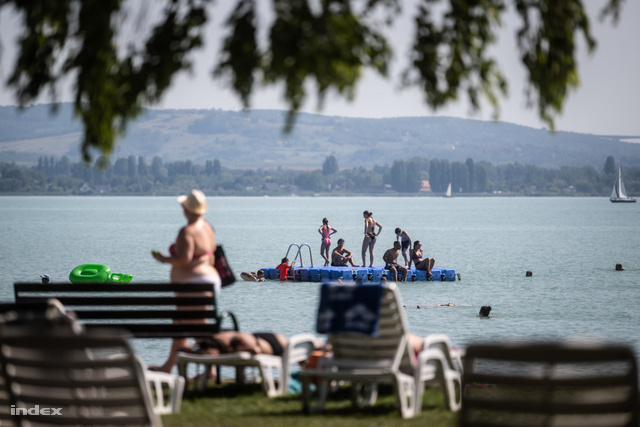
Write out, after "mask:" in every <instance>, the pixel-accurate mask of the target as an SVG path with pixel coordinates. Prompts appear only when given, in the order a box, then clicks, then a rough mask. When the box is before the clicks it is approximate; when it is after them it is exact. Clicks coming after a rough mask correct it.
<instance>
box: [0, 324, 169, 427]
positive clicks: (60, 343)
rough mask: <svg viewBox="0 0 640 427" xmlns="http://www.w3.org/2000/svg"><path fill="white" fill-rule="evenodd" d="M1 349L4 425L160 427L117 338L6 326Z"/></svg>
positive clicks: (51, 327)
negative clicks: (124, 426)
mask: <svg viewBox="0 0 640 427" xmlns="http://www.w3.org/2000/svg"><path fill="white" fill-rule="evenodd" d="M0 348H1V349H2V351H1V352H0V368H1V369H0V371H1V372H2V390H0V424H2V425H5V424H7V425H21V424H29V425H31V424H37V425H76V426H83V425H138V426H161V425H162V423H161V421H160V419H159V417H158V416H157V415H156V414H155V413H154V411H153V407H152V403H151V399H150V397H149V394H148V387H147V385H146V382H145V378H144V374H143V372H142V369H141V368H140V365H139V364H138V362H137V361H136V358H135V355H134V353H133V350H132V348H131V347H130V345H129V343H128V341H127V339H126V337H125V336H124V335H122V334H121V333H120V332H119V331H116V330H113V329H111V328H109V329H98V328H96V329H92V330H91V333H90V334H89V333H86V332H84V331H82V330H78V329H77V328H75V327H74V325H58V324H50V323H48V324H47V323H43V322H33V323H24V324H20V325H9V324H5V325H0Z"/></svg>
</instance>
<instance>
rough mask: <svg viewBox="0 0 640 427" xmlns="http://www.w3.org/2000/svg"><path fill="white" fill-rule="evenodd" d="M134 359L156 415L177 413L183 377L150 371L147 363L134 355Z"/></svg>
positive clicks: (183, 382) (180, 403)
mask: <svg viewBox="0 0 640 427" xmlns="http://www.w3.org/2000/svg"><path fill="white" fill-rule="evenodd" d="M136 361H137V362H138V364H139V365H140V368H141V369H142V371H143V372H144V377H145V379H146V380H147V385H148V386H149V395H150V396H151V401H152V404H153V411H154V412H155V413H156V414H158V415H165V414H177V413H179V412H180V407H181V406H182V395H183V393H184V386H185V379H184V378H183V377H181V376H179V375H173V374H168V373H165V372H158V371H150V370H148V369H146V366H147V365H146V364H145V363H144V361H143V360H142V359H141V358H140V357H136Z"/></svg>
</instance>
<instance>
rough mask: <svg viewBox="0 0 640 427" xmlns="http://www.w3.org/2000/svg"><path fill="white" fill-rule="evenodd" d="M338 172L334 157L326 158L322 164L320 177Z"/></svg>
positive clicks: (336, 161)
mask: <svg viewBox="0 0 640 427" xmlns="http://www.w3.org/2000/svg"><path fill="white" fill-rule="evenodd" d="M338 172H340V168H339V167H338V160H337V159H336V157H335V156H327V158H326V159H325V160H324V163H322V175H324V176H327V175H333V174H335V173H338Z"/></svg>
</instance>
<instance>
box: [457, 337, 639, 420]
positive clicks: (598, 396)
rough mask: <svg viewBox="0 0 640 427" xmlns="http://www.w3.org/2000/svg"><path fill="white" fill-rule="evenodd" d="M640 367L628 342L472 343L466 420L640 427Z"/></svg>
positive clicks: (465, 383)
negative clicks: (639, 395) (639, 388)
mask: <svg viewBox="0 0 640 427" xmlns="http://www.w3.org/2000/svg"><path fill="white" fill-rule="evenodd" d="M639 411H640V409H639V406H638V368H637V364H636V359H635V356H634V354H633V351H632V350H631V349H630V348H629V347H626V346H621V345H615V344H608V345H607V344H594V343H590V344H587V343H576V342H574V343H570V342H558V343H532V344H518V343H512V344H488V345H471V346H469V347H468V348H467V353H466V356H465V368H464V376H463V397H462V412H461V414H460V425H461V426H464V427H481V426H489V425H491V426H505V427H506V426H514V427H515V426H518V427H520V426H525V425H526V426H554V427H555V426H600V427H604V426H618V427H620V426H625V427H637V426H638V425H639V421H640V419H639V415H638V412H639Z"/></svg>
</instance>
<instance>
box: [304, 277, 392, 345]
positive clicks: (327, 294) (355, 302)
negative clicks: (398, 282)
mask: <svg viewBox="0 0 640 427" xmlns="http://www.w3.org/2000/svg"><path fill="white" fill-rule="evenodd" d="M381 298H382V286H380V285H364V286H355V285H337V284H328V283H324V284H323V285H322V287H321V289H320V304H319V306H318V319H317V324H316V331H317V332H318V333H320V334H329V333H331V334H335V333H343V332H358V333H361V334H366V335H369V336H372V337H375V336H377V335H378V322H379V319H380V300H381Z"/></svg>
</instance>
